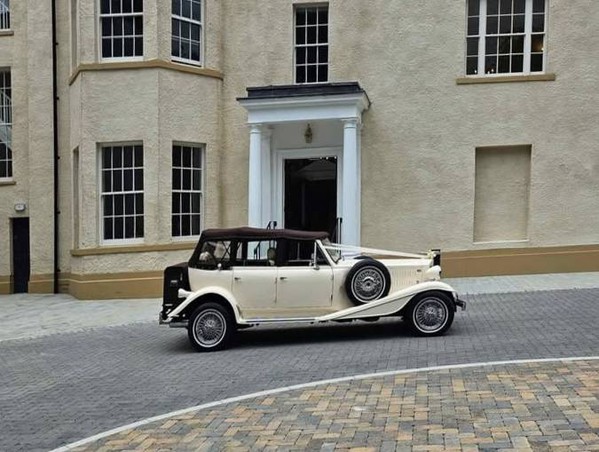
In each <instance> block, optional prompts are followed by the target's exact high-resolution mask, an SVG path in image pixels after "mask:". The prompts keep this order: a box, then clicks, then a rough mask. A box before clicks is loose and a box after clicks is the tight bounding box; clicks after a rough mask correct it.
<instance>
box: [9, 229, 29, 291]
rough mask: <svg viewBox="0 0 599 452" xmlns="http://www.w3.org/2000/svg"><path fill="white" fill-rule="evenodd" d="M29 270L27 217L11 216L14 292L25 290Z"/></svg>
mask: <svg viewBox="0 0 599 452" xmlns="http://www.w3.org/2000/svg"><path fill="white" fill-rule="evenodd" d="M29 271H30V261H29V218H13V219H12V272H13V283H14V290H13V291H14V293H23V292H27V285H28V284H29Z"/></svg>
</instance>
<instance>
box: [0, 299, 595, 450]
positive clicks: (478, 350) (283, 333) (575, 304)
mask: <svg viewBox="0 0 599 452" xmlns="http://www.w3.org/2000/svg"><path fill="white" fill-rule="evenodd" d="M469 302H470V304H469V306H468V311H466V312H458V314H457V316H456V322H455V323H454V326H453V327H452V329H451V330H450V333H449V334H448V335H446V336H444V337H441V338H415V337H412V336H411V335H410V334H409V333H408V331H407V328H405V326H404V325H403V324H402V322H401V321H394V320H387V321H381V322H379V323H356V324H349V325H348V324H343V325H336V324H332V325H320V326H313V327H294V328H285V329H282V328H278V327H269V328H265V327H263V328H261V329H259V328H256V329H250V330H246V331H243V332H241V333H240V334H239V341H238V342H239V343H238V345H237V346H236V347H235V348H234V349H231V350H228V351H225V352H219V353H212V354H197V353H193V352H191V349H190V346H189V345H188V342H187V337H186V334H185V332H184V331H182V330H174V329H168V328H159V327H158V326H157V325H156V324H153V323H141V324H134V325H130V326H114V327H105V328H97V329H94V330H88V331H80V332H73V333H65V334H54V335H49V336H44V337H38V338H32V339H21V340H6V341H2V342H0V381H1V382H2V384H1V385H0V412H1V413H2V416H1V417H0V432H1V434H0V450H9V451H16V450H27V451H31V450H48V449H52V448H54V447H58V446H60V445H63V444H66V443H69V442H72V441H75V440H78V439H81V438H83V437H86V436H89V435H93V434H95V433H99V432H102V431H104V430H107V429H110V428H114V427H117V426H120V425H123V424H126V423H129V422H133V421H136V420H139V419H142V418H146V417H149V416H154V415H158V414H162V413H165V412H168V411H172V410H176V409H181V408H185V407H189V406H192V405H197V404H200V403H203V402H208V401H213V400H218V399H222V398H226V397H231V396H236V395H242V394H246V393H249V392H254V391H259V390H265V389H271V388H276V387H280V386H287V385H292V384H297V383H304V382H309V381H314V380H321V379H327V378H334V377H341V376H348V375H355V374H363V373H369V372H376V371H384V370H395V369H408V368H416V367H424V366H434V365H443V364H454V363H467V362H480V361H495V360H508V359H526V358H549V357H569V356H590V355H597V354H599V328H598V327H597V323H598V322H597V321H598V320H599V290H597V289H587V290H569V291H554V292H532V293H526V292H525V293H518V294H496V295H476V296H470V297H469Z"/></svg>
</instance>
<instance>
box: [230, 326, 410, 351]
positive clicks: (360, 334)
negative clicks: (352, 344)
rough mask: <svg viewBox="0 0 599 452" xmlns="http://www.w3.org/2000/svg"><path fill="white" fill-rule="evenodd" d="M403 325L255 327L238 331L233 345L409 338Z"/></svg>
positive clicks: (408, 332)
mask: <svg viewBox="0 0 599 452" xmlns="http://www.w3.org/2000/svg"><path fill="white" fill-rule="evenodd" d="M412 336H414V335H413V333H412V332H411V331H410V329H409V328H408V326H407V324H406V323H404V322H403V321H402V320H400V319H385V320H382V321H378V322H364V321H355V322H348V323H327V324H321V325H295V326H290V325H289V326H285V327H283V326H281V327H272V326H268V327H266V326H258V327H252V328H249V329H246V330H240V331H238V333H237V337H236V338H235V343H234V346H235V347H236V348H249V347H252V348H254V347H276V346H288V345H291V344H311V343H335V342H344V343H347V342H348V341H369V340H380V339H388V338H397V337H412Z"/></svg>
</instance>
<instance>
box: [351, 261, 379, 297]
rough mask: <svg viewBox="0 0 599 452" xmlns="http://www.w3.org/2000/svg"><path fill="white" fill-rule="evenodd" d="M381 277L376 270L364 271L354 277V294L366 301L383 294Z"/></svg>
mask: <svg viewBox="0 0 599 452" xmlns="http://www.w3.org/2000/svg"><path fill="white" fill-rule="evenodd" d="M384 284H385V283H384V279H383V275H382V274H381V273H380V272H379V271H377V270H376V269H364V270H363V271H361V272H359V273H358V274H357V275H356V281H355V286H354V287H355V289H356V294H357V295H358V296H359V297H360V298H361V299H362V300H366V301H370V300H374V299H376V298H378V296H379V295H380V294H381V293H382V292H383V288H384Z"/></svg>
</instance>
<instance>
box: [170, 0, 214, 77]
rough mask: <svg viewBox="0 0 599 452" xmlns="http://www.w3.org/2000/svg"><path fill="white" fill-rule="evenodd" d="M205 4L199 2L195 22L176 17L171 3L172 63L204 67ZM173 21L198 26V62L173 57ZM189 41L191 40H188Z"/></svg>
mask: <svg viewBox="0 0 599 452" xmlns="http://www.w3.org/2000/svg"><path fill="white" fill-rule="evenodd" d="M205 4H206V2H205V0H200V20H199V21H197V20H195V19H191V18H189V17H184V16H180V15H176V14H175V13H174V12H173V6H172V5H173V3H172V2H171V51H170V54H171V61H174V62H175V63H182V64H189V65H192V66H198V67H204V54H205V44H204V43H205V39H204V38H205V31H204V22H205V18H206V6H205ZM173 19H177V20H179V21H183V22H189V23H190V24H193V25H199V27H200V59H199V61H196V60H192V59H187V58H181V57H177V56H174V55H173V48H172V45H173V44H172V42H173V36H174V34H173ZM190 40H191V38H190ZM190 55H191V51H190Z"/></svg>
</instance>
